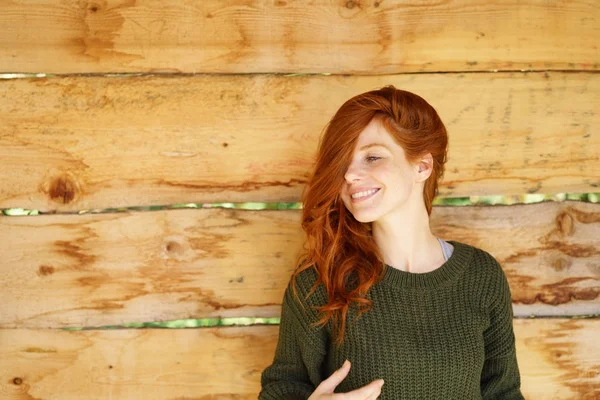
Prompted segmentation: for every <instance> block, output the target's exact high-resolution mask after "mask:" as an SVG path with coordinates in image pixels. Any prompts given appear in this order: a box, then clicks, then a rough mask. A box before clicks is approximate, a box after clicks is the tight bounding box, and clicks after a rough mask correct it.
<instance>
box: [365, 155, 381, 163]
mask: <svg viewBox="0 0 600 400" xmlns="http://www.w3.org/2000/svg"><path fill="white" fill-rule="evenodd" d="M371 158H374V159H375V160H379V159H380V158H381V157H375V156H369V157H367V158H366V159H367V160H368V161H369V162H371V160H370V159H371ZM375 160H373V161H375Z"/></svg>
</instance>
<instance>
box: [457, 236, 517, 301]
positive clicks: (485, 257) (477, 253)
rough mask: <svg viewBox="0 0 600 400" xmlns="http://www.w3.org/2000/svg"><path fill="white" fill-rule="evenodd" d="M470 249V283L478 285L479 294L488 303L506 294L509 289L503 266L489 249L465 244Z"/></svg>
mask: <svg viewBox="0 0 600 400" xmlns="http://www.w3.org/2000/svg"><path fill="white" fill-rule="evenodd" d="M462 245H466V246H468V247H470V248H471V249H472V257H471V261H470V263H469V266H468V275H469V280H470V284H471V285H473V286H476V287H479V288H480V289H479V290H481V292H480V295H481V296H482V297H483V298H484V299H485V303H486V304H488V305H490V304H491V303H492V302H494V301H495V300H498V299H499V298H501V297H504V296H506V294H507V293H509V291H510V289H509V286H508V279H507V276H506V273H505V270H504V268H503V267H502V265H501V264H500V262H499V261H498V260H497V259H496V257H494V256H493V255H492V254H490V252H489V251H487V250H485V249H482V248H479V247H476V246H471V245H467V244H464V243H463V244H462Z"/></svg>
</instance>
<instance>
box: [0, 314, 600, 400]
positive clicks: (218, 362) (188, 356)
mask: <svg viewBox="0 0 600 400" xmlns="http://www.w3.org/2000/svg"><path fill="white" fill-rule="evenodd" d="M599 329H600V319H598V318H596V319H560V318H559V319H516V320H514V330H515V337H516V347H517V360H518V362H519V368H520V372H521V380H522V391H523V393H524V395H525V398H527V399H578V400H585V399H589V400H592V399H596V398H598V397H597V396H600V375H599V374H598V371H600V348H599V347H598V346H597V345H595V344H594V343H595V339H594V338H595V337H596V336H597V332H598V330H599ZM278 330H279V327H278V326H277V325H274V326H251V327H218V328H217V327H214V328H202V329H136V330H90V331H59V330H28V329H0V343H2V346H0V396H1V397H2V398H4V399H42V398H43V399H48V400H51V399H61V400H62V399H65V400H66V399H79V398H81V394H82V393H85V394H86V399H90V400H92V399H107V398H110V399H115V400H116V399H131V398H143V399H166V398H169V399H175V398H197V399H256V396H257V395H258V392H259V391H260V375H261V373H262V371H263V370H264V369H265V368H266V367H267V366H268V365H270V364H271V362H272V360H273V354H274V352H275V346H276V344H277V335H278Z"/></svg>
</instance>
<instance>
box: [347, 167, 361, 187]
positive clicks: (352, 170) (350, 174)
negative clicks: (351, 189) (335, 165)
mask: <svg viewBox="0 0 600 400" xmlns="http://www.w3.org/2000/svg"><path fill="white" fill-rule="evenodd" d="M363 173H364V172H363V171H362V170H361V169H360V168H359V167H357V166H356V165H355V164H351V165H350V166H349V167H348V169H347V170H346V173H345V174H344V179H346V182H348V183H352V182H354V181H356V180H360V179H361V178H362V177H363Z"/></svg>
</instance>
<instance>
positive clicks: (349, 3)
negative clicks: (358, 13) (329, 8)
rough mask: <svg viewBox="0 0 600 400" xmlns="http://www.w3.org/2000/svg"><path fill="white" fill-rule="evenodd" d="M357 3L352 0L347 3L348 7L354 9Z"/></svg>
mask: <svg viewBox="0 0 600 400" xmlns="http://www.w3.org/2000/svg"><path fill="white" fill-rule="evenodd" d="M355 5H356V4H354V2H353V1H352V0H350V1H348V2H347V3H346V8H349V9H353V8H354V6H355Z"/></svg>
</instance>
